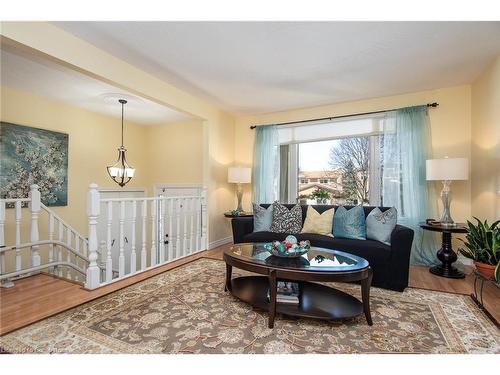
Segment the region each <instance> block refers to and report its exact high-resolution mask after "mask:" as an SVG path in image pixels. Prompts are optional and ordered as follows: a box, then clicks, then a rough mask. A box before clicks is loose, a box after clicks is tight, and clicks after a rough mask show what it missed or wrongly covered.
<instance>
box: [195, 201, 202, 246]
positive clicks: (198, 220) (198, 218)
mask: <svg viewBox="0 0 500 375" xmlns="http://www.w3.org/2000/svg"><path fill="white" fill-rule="evenodd" d="M200 250H201V198H196V251H200Z"/></svg>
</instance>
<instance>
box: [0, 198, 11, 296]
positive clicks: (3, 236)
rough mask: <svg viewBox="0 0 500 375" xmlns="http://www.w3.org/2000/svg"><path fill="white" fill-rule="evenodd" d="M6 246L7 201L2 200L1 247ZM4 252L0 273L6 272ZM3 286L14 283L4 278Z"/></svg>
mask: <svg viewBox="0 0 500 375" xmlns="http://www.w3.org/2000/svg"><path fill="white" fill-rule="evenodd" d="M2 246H5V202H4V201H0V247H2ZM6 272H7V270H6V269H5V257H4V253H0V275H1V274H3V273H6ZM1 286H2V287H3V288H11V287H13V286H14V283H13V282H12V281H10V280H2V283H1Z"/></svg>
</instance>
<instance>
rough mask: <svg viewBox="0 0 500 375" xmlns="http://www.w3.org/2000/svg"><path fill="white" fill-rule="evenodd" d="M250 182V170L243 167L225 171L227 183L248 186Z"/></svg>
mask: <svg viewBox="0 0 500 375" xmlns="http://www.w3.org/2000/svg"><path fill="white" fill-rule="evenodd" d="M251 181H252V169H251V168H244V167H230V168H229V169H228V171H227V182H230V183H235V184H248V183H250V182H251Z"/></svg>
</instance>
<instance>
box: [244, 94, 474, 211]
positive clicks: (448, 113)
mask: <svg viewBox="0 0 500 375" xmlns="http://www.w3.org/2000/svg"><path fill="white" fill-rule="evenodd" d="M470 98H471V88H470V86H469V85H463V86H456V87H449V88H442V89H438V90H430V91H421V92H415V93H410V94H403V95H395V96H388V97H382V98H374V99H369V100H361V101H355V102H346V103H338V104H332V105H326V106H320V107H312V108H303V109H296V110H290V111H284V112H276V113H270V114H264V115H259V116H247V117H239V118H237V121H236V128H235V132H236V138H235V162H236V163H238V164H241V165H247V166H250V165H251V164H252V155H253V141H254V134H255V131H254V130H250V129H249V126H250V125H258V124H272V123H279V122H285V121H299V120H307V119H313V118H321V117H328V116H339V115H347V114H353V113H362V112H370V111H380V110H388V109H394V108H400V107H407V106H414V105H420V104H425V103H431V102H438V103H439V107H438V108H431V109H429V113H430V120H431V133H432V134H431V137H432V150H433V154H434V157H437V158H439V157H444V156H449V157H466V158H470V157H471V150H470V142H471V104H470ZM435 184H436V185H435V187H436V188H437V189H436V190H438V191H439V190H440V186H439V184H438V183H435ZM470 195H471V181H470V180H469V181H463V182H462V181H458V182H456V183H454V185H453V204H452V213H453V217H454V219H455V221H463V220H465V219H467V218H469V217H470V215H471V206H470ZM435 198H436V199H435V201H436V205H438V204H439V210H440V209H441V202H440V200H439V199H438V196H437V195H436V196H435ZM250 199H251V189H250V186H246V189H245V195H244V204H245V207H248V206H249V205H250Z"/></svg>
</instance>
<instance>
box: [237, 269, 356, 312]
mask: <svg viewBox="0 0 500 375" xmlns="http://www.w3.org/2000/svg"><path fill="white" fill-rule="evenodd" d="M299 285H300V295H299V304H298V305H293V304H284V303H277V304H276V312H277V313H280V314H284V315H290V316H298V317H304V318H314V319H327V320H339V319H348V318H353V317H355V316H358V315H361V314H363V304H362V303H361V301H359V300H358V299H357V298H356V297H353V296H351V295H350V294H347V293H344V292H342V291H340V290H338V289H334V288H330V287H327V286H325V285H321V284H316V283H310V282H306V281H299ZM268 291H269V279H268V278H267V277H265V276H245V277H237V278H234V279H232V280H231V288H230V292H231V294H232V295H234V296H235V297H237V298H238V299H240V300H242V301H244V302H246V303H248V304H250V305H252V306H254V307H257V308H259V309H261V310H264V311H269V306H270V304H269V301H268V299H267V294H268Z"/></svg>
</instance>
